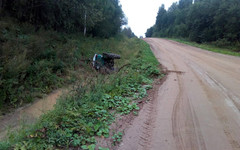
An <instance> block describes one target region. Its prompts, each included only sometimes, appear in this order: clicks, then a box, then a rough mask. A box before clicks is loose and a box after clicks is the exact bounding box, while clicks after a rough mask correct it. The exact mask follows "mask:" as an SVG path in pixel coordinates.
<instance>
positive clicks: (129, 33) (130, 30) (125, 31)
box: [122, 27, 136, 38]
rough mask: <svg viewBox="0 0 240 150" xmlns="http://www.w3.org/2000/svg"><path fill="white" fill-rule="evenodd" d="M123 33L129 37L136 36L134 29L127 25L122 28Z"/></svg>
mask: <svg viewBox="0 0 240 150" xmlns="http://www.w3.org/2000/svg"><path fill="white" fill-rule="evenodd" d="M122 34H124V35H125V36H127V37H128V38H133V37H136V35H135V34H134V33H133V32H132V29H131V28H130V27H128V28H127V27H125V28H124V29H123V30H122Z"/></svg>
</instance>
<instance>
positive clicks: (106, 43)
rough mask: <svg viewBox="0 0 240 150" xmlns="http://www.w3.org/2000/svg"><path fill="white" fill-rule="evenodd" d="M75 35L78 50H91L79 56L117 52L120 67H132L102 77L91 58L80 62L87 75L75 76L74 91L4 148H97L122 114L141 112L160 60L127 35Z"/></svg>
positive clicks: (73, 41) (10, 138)
mask: <svg viewBox="0 0 240 150" xmlns="http://www.w3.org/2000/svg"><path fill="white" fill-rule="evenodd" d="M70 37H71V38H67V39H71V42H70V41H69V42H70V43H71V44H70V45H71V46H72V47H74V49H78V50H81V48H84V49H88V51H74V52H73V53H74V54H79V53H80V54H79V55H81V52H85V53H84V54H83V55H84V56H92V55H93V54H94V53H95V52H96V51H97V52H98V53H101V52H104V51H109V52H110V51H111V52H113V53H117V54H120V55H121V56H122V59H121V60H119V61H116V65H117V66H118V67H121V66H123V65H126V64H129V65H128V66H127V67H124V68H122V69H121V70H120V71H119V72H117V73H114V74H110V75H102V74H99V73H98V72H96V71H94V70H93V69H92V68H91V67H90V64H88V61H86V60H83V61H80V63H79V64H77V66H81V67H80V68H81V69H80V70H81V72H80V73H79V76H81V77H79V78H78V80H75V82H77V84H76V86H74V90H72V92H71V93H70V94H69V95H68V96H66V97H65V98H62V99H61V100H59V101H58V103H57V104H56V106H55V109H54V110H52V111H50V112H49V113H47V114H45V115H43V116H41V118H40V119H39V121H38V122H37V123H36V124H34V125H25V126H24V127H23V128H21V129H19V130H18V131H15V132H12V133H10V134H9V135H8V138H7V139H6V140H5V141H2V142H1V143H0V149H9V148H14V149H66V148H73V149H74V148H81V149H95V148H97V147H96V137H105V138H107V137H109V132H110V131H109V126H110V125H111V123H113V121H114V120H115V117H116V115H126V114H129V113H130V112H132V111H133V110H134V111H138V110H139V107H138V105H137V101H138V100H139V99H141V98H143V97H144V96H146V95H147V92H146V90H147V89H150V88H151V84H152V83H153V79H154V78H156V77H159V75H161V72H160V71H159V68H158V66H159V64H158V61H157V60H156V58H155V57H154V55H153V54H152V52H151V50H150V48H149V46H148V45H147V44H146V43H145V42H144V41H142V40H139V39H136V38H132V39H126V38H125V37H124V36H118V37H115V38H110V39H105V40H103V39H96V38H87V40H86V38H84V39H79V38H77V37H74V36H73V35H72V36H70ZM82 40H84V42H82ZM76 56H78V55H76ZM81 74H82V75H81ZM76 76H77V75H76ZM160 77H161V76H160ZM143 85H144V86H143ZM120 136H121V133H117V135H115V136H114V137H113V139H114V140H113V144H115V143H116V142H117V141H119V140H120ZM98 148H99V149H104V148H101V147H98ZM106 149H107V148H106Z"/></svg>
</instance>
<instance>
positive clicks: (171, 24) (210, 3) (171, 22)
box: [146, 0, 240, 46]
mask: <svg viewBox="0 0 240 150" xmlns="http://www.w3.org/2000/svg"><path fill="white" fill-rule="evenodd" d="M239 27H240V1H239V0H195V1H193V0H180V1H179V2H176V3H173V4H172V5H171V7H170V8H169V9H168V10H166V8H165V6H164V5H162V6H161V7H160V8H159V11H158V14H157V17H156V23H155V25H154V26H153V27H151V28H149V29H148V30H147V32H146V37H170V38H185V39H188V40H190V41H194V42H197V43H206V42H211V43H213V44H216V45H218V46H228V45H239V42H240V30H239Z"/></svg>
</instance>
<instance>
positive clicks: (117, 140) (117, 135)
mask: <svg viewBox="0 0 240 150" xmlns="http://www.w3.org/2000/svg"><path fill="white" fill-rule="evenodd" d="M122 136H123V133H122V132H118V133H115V134H114V135H113V136H112V139H113V144H114V145H116V144H117V143H120V142H121V140H122Z"/></svg>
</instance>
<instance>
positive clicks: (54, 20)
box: [0, 0, 126, 37]
mask: <svg viewBox="0 0 240 150" xmlns="http://www.w3.org/2000/svg"><path fill="white" fill-rule="evenodd" d="M0 6H1V8H0V11H1V16H6V15H7V16H11V17H14V18H17V19H18V20H19V21H20V22H28V23H31V24H33V25H34V26H36V30H39V28H41V27H43V28H45V29H53V30H55V31H64V32H84V30H85V29H86V33H87V34H89V35H92V36H100V37H110V36H113V35H115V34H116V33H118V32H119V31H120V27H121V26H122V25H123V24H124V23H126V21H125V20H124V15H123V11H122V9H121V6H120V5H119V1H118V0H101V1H99V0H69V1H65V0H0ZM85 27H86V28H85Z"/></svg>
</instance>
